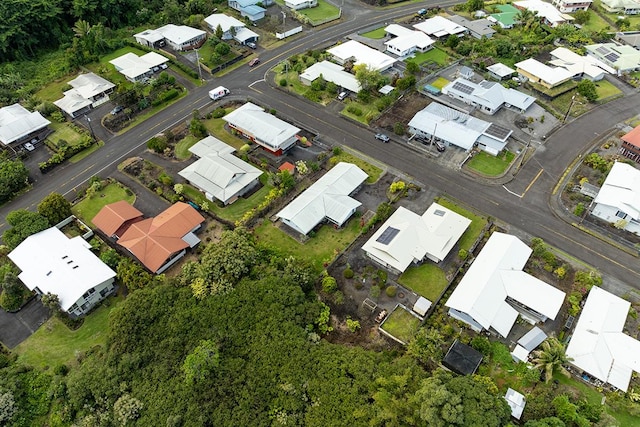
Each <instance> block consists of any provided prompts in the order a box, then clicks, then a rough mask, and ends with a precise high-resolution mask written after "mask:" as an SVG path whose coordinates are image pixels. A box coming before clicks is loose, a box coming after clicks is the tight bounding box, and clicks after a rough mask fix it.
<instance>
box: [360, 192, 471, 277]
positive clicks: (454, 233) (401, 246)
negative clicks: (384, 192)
mask: <svg viewBox="0 0 640 427" xmlns="http://www.w3.org/2000/svg"><path fill="white" fill-rule="evenodd" d="M469 224H471V220H470V219H468V218H465V217H463V216H462V215H460V214H457V213H455V212H453V211H451V210H449V209H447V208H445V207H444V206H441V205H439V204H437V203H432V204H431V206H429V208H428V209H427V210H426V211H425V212H424V213H423V214H422V215H418V214H416V213H414V212H411V211H410V210H408V209H406V208H404V207H402V206H400V207H399V208H398V209H397V210H396V211H395V212H394V213H393V215H391V216H390V217H389V219H388V220H387V221H386V222H385V223H384V224H382V226H381V227H380V228H379V229H378V230H377V231H376V232H375V233H374V234H373V236H371V238H370V239H369V240H367V242H366V243H365V244H364V245H363V246H362V249H363V250H364V251H365V253H366V254H367V255H368V256H369V258H371V259H373V260H374V261H376V262H377V263H379V264H381V265H383V266H384V267H387V268H389V269H391V270H393V271H394V272H396V273H398V274H400V273H403V272H404V271H405V270H406V269H407V267H409V266H410V265H411V264H412V263H414V264H418V263H420V262H422V261H423V260H424V259H425V258H428V259H430V260H432V261H433V262H436V263H437V262H440V261H442V260H443V259H444V258H445V257H446V256H447V255H448V254H449V252H450V251H451V249H453V247H454V246H455V244H456V243H457V242H458V240H459V239H460V237H461V236H462V234H463V233H464V232H465V230H466V229H467V228H468V227H469Z"/></svg>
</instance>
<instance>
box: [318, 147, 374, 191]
mask: <svg viewBox="0 0 640 427" xmlns="http://www.w3.org/2000/svg"><path fill="white" fill-rule="evenodd" d="M331 158H332V159H337V160H332V162H334V161H335V162H336V163H335V164H338V163H340V162H347V163H353V164H354V165H356V166H358V167H359V168H360V169H362V170H363V171H365V172H366V173H367V175H369V178H367V180H366V181H365V182H366V183H368V184H373V183H374V182H376V181H377V180H378V179H380V175H382V169H380V168H379V167H377V166H374V165H372V164H371V163H367V162H365V161H364V160H363V159H361V158H360V157H357V156H354V155H353V154H350V153H347V152H345V151H342V153H340V154H334V155H333V157H331Z"/></svg>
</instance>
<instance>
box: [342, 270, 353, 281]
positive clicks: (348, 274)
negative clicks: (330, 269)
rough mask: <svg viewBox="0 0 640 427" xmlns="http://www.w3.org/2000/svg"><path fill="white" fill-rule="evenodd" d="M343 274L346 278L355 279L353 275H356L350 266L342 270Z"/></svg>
mask: <svg viewBox="0 0 640 427" xmlns="http://www.w3.org/2000/svg"><path fill="white" fill-rule="evenodd" d="M342 275H343V276H344V278H345V279H353V276H354V274H353V270H352V269H351V268H350V267H347V268H345V269H344V271H343V272H342Z"/></svg>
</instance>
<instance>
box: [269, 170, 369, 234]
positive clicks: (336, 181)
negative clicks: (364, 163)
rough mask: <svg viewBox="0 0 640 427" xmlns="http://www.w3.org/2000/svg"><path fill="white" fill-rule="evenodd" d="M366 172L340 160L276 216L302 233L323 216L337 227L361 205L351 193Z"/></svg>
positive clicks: (362, 179) (365, 176)
mask: <svg viewBox="0 0 640 427" xmlns="http://www.w3.org/2000/svg"><path fill="white" fill-rule="evenodd" d="M367 176H368V175H367V173H366V172H364V171H363V170H362V169H360V168H359V167H357V166H356V165H353V164H351V163H345V162H340V163H338V164H337V165H335V166H334V167H333V168H331V170H329V171H328V172H327V173H326V174H324V175H323V176H322V177H321V178H320V179H318V180H317V181H316V182H315V183H314V184H313V185H312V186H311V187H309V188H307V189H306V190H305V191H304V192H303V193H302V194H300V195H299V196H298V197H296V198H295V199H294V200H293V201H292V202H291V203H289V204H288V205H287V206H286V207H285V208H284V209H282V210H281V211H280V212H278V213H277V217H278V218H280V219H281V220H282V222H283V223H285V224H287V225H288V226H289V227H291V228H293V229H294V230H296V231H297V232H299V233H301V234H305V235H306V234H308V233H309V232H310V231H311V230H313V229H314V227H315V226H316V225H318V224H320V223H321V222H322V221H324V220H325V219H326V220H328V221H330V222H332V223H334V224H336V225H337V226H338V227H340V226H342V225H343V224H344V223H345V222H346V221H347V220H348V219H349V218H351V215H353V214H354V212H355V211H356V209H357V208H358V207H359V206H360V205H361V203H360V202H359V201H357V200H355V199H354V198H352V197H351V194H353V193H354V192H355V191H356V190H358V188H360V186H361V185H362V183H363V182H364V181H365V180H366V179H367Z"/></svg>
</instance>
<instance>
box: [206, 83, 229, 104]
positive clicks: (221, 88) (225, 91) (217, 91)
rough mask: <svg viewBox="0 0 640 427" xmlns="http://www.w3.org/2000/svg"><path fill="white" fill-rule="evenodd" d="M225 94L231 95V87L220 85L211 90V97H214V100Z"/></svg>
mask: <svg viewBox="0 0 640 427" xmlns="http://www.w3.org/2000/svg"><path fill="white" fill-rule="evenodd" d="M225 95H229V89H227V88H226V87H224V86H218V87H217V88H215V89H212V90H210V91H209V98H211V99H213V100H214V101H217V100H218V99H220V98H222V97H223V96H225Z"/></svg>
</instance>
